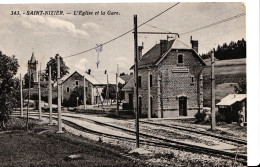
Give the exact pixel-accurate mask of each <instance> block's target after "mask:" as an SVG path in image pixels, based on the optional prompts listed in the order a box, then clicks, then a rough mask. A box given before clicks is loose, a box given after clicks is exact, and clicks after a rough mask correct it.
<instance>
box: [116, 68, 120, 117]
mask: <svg viewBox="0 0 260 167" xmlns="http://www.w3.org/2000/svg"><path fill="white" fill-rule="evenodd" d="M118 74H119V70H118V64H117V72H116V112H117V113H116V114H117V115H119V104H118Z"/></svg>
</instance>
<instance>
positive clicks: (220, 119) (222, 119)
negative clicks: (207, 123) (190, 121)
mask: <svg viewBox="0 0 260 167" xmlns="http://www.w3.org/2000/svg"><path fill="white" fill-rule="evenodd" d="M225 121H226V118H225V115H223V114H221V113H220V112H218V111H216V122H217V123H218V122H225Z"/></svg>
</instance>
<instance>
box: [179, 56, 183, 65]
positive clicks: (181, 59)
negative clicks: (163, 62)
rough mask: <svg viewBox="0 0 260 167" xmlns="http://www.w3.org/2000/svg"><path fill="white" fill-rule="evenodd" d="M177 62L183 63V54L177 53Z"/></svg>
mask: <svg viewBox="0 0 260 167" xmlns="http://www.w3.org/2000/svg"><path fill="white" fill-rule="evenodd" d="M178 64H183V54H178Z"/></svg>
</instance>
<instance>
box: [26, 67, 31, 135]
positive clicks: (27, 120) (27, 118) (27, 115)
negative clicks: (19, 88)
mask: <svg viewBox="0 0 260 167" xmlns="http://www.w3.org/2000/svg"><path fill="white" fill-rule="evenodd" d="M28 73H29V89H28V103H27V114H26V131H28V128H29V127H28V124H29V103H30V93H31V92H30V89H31V69H30V64H29V69H28Z"/></svg>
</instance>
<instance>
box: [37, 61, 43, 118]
mask: <svg viewBox="0 0 260 167" xmlns="http://www.w3.org/2000/svg"><path fill="white" fill-rule="evenodd" d="M38 95H39V100H38V101H39V106H38V108H39V120H41V119H42V106H41V65H40V71H39V74H38Z"/></svg>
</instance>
